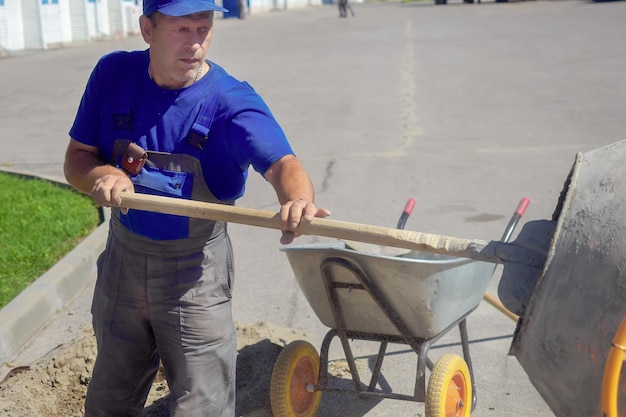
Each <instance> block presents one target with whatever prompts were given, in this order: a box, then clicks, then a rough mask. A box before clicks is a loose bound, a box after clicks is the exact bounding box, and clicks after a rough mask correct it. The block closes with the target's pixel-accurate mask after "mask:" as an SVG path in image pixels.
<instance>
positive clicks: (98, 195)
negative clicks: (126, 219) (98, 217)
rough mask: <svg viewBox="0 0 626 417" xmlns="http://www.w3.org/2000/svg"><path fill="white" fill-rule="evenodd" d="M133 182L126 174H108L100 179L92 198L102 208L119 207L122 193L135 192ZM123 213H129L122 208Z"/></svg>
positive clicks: (96, 182) (96, 183)
mask: <svg viewBox="0 0 626 417" xmlns="http://www.w3.org/2000/svg"><path fill="white" fill-rule="evenodd" d="M134 190H135V188H134V186H133V182H132V181H131V180H130V178H128V177H127V176H126V175H125V174H124V173H122V172H120V174H107V175H104V176H102V177H100V178H98V179H97V180H96V181H95V183H94V186H93V189H92V190H91V198H93V201H94V202H95V203H96V204H98V205H100V206H102V207H111V206H114V207H119V205H120V204H121V203H122V199H121V198H120V193H121V192H122V191H127V192H134ZM122 213H123V214H126V213H128V209H127V208H122Z"/></svg>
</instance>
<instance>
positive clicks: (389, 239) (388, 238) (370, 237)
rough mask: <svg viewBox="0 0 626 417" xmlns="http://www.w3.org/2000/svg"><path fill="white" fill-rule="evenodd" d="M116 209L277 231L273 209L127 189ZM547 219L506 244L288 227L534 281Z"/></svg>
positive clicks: (380, 230) (376, 230)
mask: <svg viewBox="0 0 626 417" xmlns="http://www.w3.org/2000/svg"><path fill="white" fill-rule="evenodd" d="M120 207H122V208H129V209H135V210H146V211H153V212H158V213H164V214H172V215H179V216H187V217H193V218H198V219H207V220H214V221H222V222H229V223H238V224H244V225H248V226H257V227H264V228H269V229H276V230H281V223H280V218H279V215H278V213H276V212H272V211H267V210H258V209H250V208H241V207H234V206H229V205H223V204H214V203H206V202H200V201H193V200H182V199H177V198H171V197H161V196H153V195H146V194H136V193H128V192H123V193H122V194H121V203H120ZM550 223H551V222H548V221H537V222H527V223H526V224H525V225H524V227H523V228H522V230H521V231H520V233H519V235H518V238H517V239H516V240H515V241H513V242H511V243H505V242H501V241H482V240H470V239H462V238H456V237H450V236H443V235H436V234H428V233H421V232H414V231H409V230H401V229H393V228H389V227H382V226H375V225H368V224H360V223H352V222H346V221H339V220H331V219H326V218H314V219H313V220H312V221H311V222H310V223H307V222H302V223H300V225H298V227H297V228H296V229H293V230H292V231H294V232H296V233H299V234H301V235H316V236H323V237H329V238H336V239H341V240H350V241H356V242H364V243H372V244H376V245H381V246H390V247H395V248H402V249H409V250H414V251H421V252H429V253H437V254H442V255H448V256H457V257H462V258H470V259H473V260H476V261H483V262H491V263H497V264H503V265H504V273H503V275H504V274H513V275H512V276H515V277H516V280H518V279H519V280H522V281H523V282H529V281H532V282H535V281H536V280H537V278H538V277H539V274H540V272H541V269H542V268H543V266H544V264H545V260H546V254H547V248H548V245H547V244H546V240H547V243H549V240H550V238H551V236H552V234H553V232H554V228H553V226H552V225H551V224H550ZM525 230H528V233H525ZM537 236H539V237H537ZM538 240H539V242H538ZM505 304H506V303H505ZM507 307H509V306H508V305H507Z"/></svg>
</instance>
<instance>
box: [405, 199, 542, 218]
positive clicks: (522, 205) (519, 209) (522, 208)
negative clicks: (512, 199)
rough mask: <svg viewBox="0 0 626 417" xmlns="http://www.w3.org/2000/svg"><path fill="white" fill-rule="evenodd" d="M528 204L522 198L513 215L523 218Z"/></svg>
mask: <svg viewBox="0 0 626 417" xmlns="http://www.w3.org/2000/svg"><path fill="white" fill-rule="evenodd" d="M407 204H408V203H407ZM529 204H530V200H529V199H528V197H523V198H522V199H521V200H520V202H519V204H518V205H517V208H516V209H515V213H516V214H519V215H520V216H523V215H524V213H525V212H526V209H527V208H528V205H529Z"/></svg>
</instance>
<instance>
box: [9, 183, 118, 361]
mask: <svg viewBox="0 0 626 417" xmlns="http://www.w3.org/2000/svg"><path fill="white" fill-rule="evenodd" d="M7 172H9V173H16V172H14V171H7ZM18 174H19V175H24V176H32V177H37V176H36V175H31V174H24V173H18ZM38 178H41V177H38ZM44 179H45V178H44ZM52 181H55V180H52ZM55 182H56V181H55ZM65 185H67V184H65ZM108 217H109V216H108V211H107V212H104V211H103V218H104V222H103V223H102V224H100V226H98V228H97V229H96V230H95V231H94V232H92V233H91V234H90V235H89V236H87V237H86V238H85V239H84V240H83V241H82V242H81V243H80V244H78V245H77V246H76V247H75V248H74V249H72V251H71V252H69V253H68V254H67V255H66V256H65V257H64V258H63V259H61V260H60V261H59V262H57V263H56V264H55V265H53V266H52V267H51V268H50V269H49V270H48V271H46V272H45V273H44V274H43V275H42V276H41V277H39V278H38V279H37V280H36V281H35V282H34V283H33V284H31V285H30V286H29V287H27V288H26V289H25V290H24V291H22V292H21V293H20V294H19V295H18V296H17V297H15V298H14V299H13V300H12V301H11V302H10V303H9V304H7V305H6V306H4V307H3V308H2V309H1V310H0V364H4V363H6V362H8V361H10V360H11V359H12V358H13V357H14V356H15V355H17V354H18V352H19V351H20V350H21V349H22V348H23V347H24V346H25V345H26V344H27V343H28V342H30V341H31V340H32V339H33V338H34V337H35V336H36V335H37V333H38V332H39V331H40V330H41V328H42V327H44V326H45V325H46V323H48V321H49V320H50V318H52V316H54V314H55V313H56V312H57V311H58V310H59V309H61V308H63V306H64V305H65V304H66V303H67V302H68V301H70V300H71V299H72V298H73V297H74V296H76V294H78V293H79V292H80V291H81V290H82V289H83V288H85V286H86V285H87V283H88V282H90V281H91V280H92V279H93V277H94V276H95V274H96V261H97V258H98V256H99V254H100V253H101V252H102V251H103V250H104V246H105V243H106V239H107V235H108V232H109V222H108Z"/></svg>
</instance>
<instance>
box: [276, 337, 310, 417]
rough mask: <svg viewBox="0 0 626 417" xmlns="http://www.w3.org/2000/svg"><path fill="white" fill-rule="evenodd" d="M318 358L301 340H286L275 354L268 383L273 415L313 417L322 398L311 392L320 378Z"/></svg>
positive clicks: (278, 416)
mask: <svg viewBox="0 0 626 417" xmlns="http://www.w3.org/2000/svg"><path fill="white" fill-rule="evenodd" d="M319 367H320V357H319V355H318V353H317V350H315V347H313V345H311V344H310V343H309V342H306V341H304V340H297V341H295V342H291V343H289V344H288V345H287V346H285V348H284V349H283V351H282V352H281V353H280V355H278V359H276V363H275V364H274V370H273V371H272V381H271V384H270V403H271V405H272V413H273V415H274V417H313V416H315V413H316V412H317V409H318V407H319V405H320V401H321V399H322V392H321V391H312V387H313V386H314V385H316V384H317V382H318V378H319Z"/></svg>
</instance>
